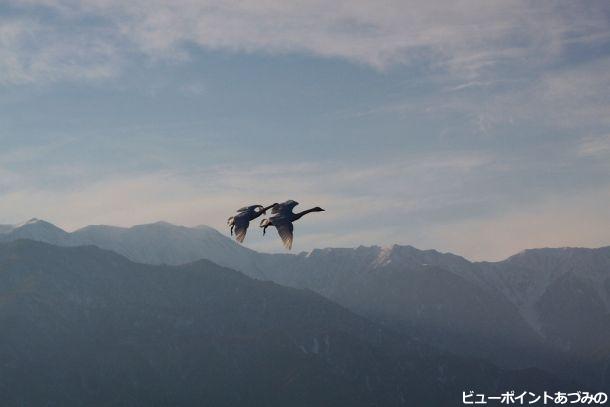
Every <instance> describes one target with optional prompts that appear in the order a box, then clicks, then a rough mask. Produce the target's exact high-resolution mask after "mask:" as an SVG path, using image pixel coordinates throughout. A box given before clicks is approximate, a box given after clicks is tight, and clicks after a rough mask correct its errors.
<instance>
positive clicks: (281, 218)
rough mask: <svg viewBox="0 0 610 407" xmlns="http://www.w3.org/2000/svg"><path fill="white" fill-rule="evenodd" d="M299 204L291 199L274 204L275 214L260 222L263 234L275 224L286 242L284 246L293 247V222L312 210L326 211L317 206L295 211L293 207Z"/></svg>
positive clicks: (273, 210)
mask: <svg viewBox="0 0 610 407" xmlns="http://www.w3.org/2000/svg"><path fill="white" fill-rule="evenodd" d="M298 204H299V203H298V202H296V201H293V200H289V201H286V202H284V203H281V204H276V205H272V209H271V213H272V214H274V216H272V217H270V218H268V219H263V220H262V221H261V223H260V227H261V228H263V236H264V235H265V232H266V231H267V228H268V227H269V226H275V228H276V229H277V233H278V234H279V235H280V238H281V239H282V242H283V243H284V247H285V248H286V249H288V250H290V249H292V239H293V234H292V231H293V230H294V227H293V225H292V222H295V221H297V220H299V219H301V218H302V217H303V216H304V215H307V214H308V213H310V212H323V211H324V209H322V208H320V207H319V206H316V207H315V208H311V209H307V210H304V211H302V212H297V213H294V212H293V209H294V207H295V206H297V205H298Z"/></svg>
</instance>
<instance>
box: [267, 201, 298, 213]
mask: <svg viewBox="0 0 610 407" xmlns="http://www.w3.org/2000/svg"><path fill="white" fill-rule="evenodd" d="M298 204H299V203H298V202H296V201H293V200H290V201H286V202H282V203H281V204H278V205H275V206H274V207H273V208H271V213H290V212H292V210H293V209H294V207H295V206H297V205H298Z"/></svg>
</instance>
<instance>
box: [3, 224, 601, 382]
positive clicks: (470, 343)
mask: <svg viewBox="0 0 610 407" xmlns="http://www.w3.org/2000/svg"><path fill="white" fill-rule="evenodd" d="M2 230H5V231H6V232H5V233H4V234H2V235H0V240H5V241H10V240H14V239H17V238H22V237H27V238H31V239H35V240H41V241H45V242H49V243H53V244H58V245H68V246H75V245H82V244H94V245H96V246H98V247H101V248H105V249H110V250H113V251H115V252H117V253H120V254H123V255H125V256H127V257H129V258H130V259H132V260H134V261H138V262H144V263H150V264H182V263H186V262H190V261H194V260H198V259H202V258H205V259H209V260H211V261H213V262H215V263H218V264H220V265H222V266H226V267H230V268H233V269H236V270H239V271H242V272H243V273H245V274H247V275H249V276H251V277H254V278H258V279H263V280H271V281H274V282H277V283H279V284H282V285H285V286H289V287H296V288H306V289H311V290H313V291H315V292H318V293H320V294H322V295H323V296H325V297H327V298H329V299H331V300H333V301H335V302H337V303H339V304H341V305H343V306H345V307H347V308H349V309H350V310H352V311H355V312H356V313H358V314H360V315H363V316H366V317H368V318H369V319H372V320H375V321H377V322H379V323H382V324H384V325H385V326H386V327H388V328H392V329H395V330H397V331H400V332H408V333H409V334H410V335H412V336H413V337H416V338H419V339H420V340H422V341H426V342H428V343H431V344H434V345H437V346H439V347H442V348H444V349H447V350H450V351H452V352H456V353H459V354H462V355H466V356H469V357H470V356H472V357H481V358H485V359H489V360H492V361H494V362H496V363H500V364H502V365H504V366H509V367H528V366H542V367H545V368H552V369H554V371H555V372H558V373H561V374H564V375H566V377H573V378H578V379H583V378H584V379H586V380H587V381H588V382H590V383H593V384H595V385H597V386H608V387H610V345H608V344H610V248H609V247H607V248H600V249H580V248H567V249H539V250H528V251H525V252H523V253H520V254H518V255H515V256H513V257H511V258H509V259H507V260H504V261H501V262H494V263H489V262H470V261H468V260H466V259H464V258H462V257H460V256H456V255H453V254H448V253H439V252H437V251H434V250H426V251H423V250H418V249H416V248H413V247H410V246H397V245H395V246H392V247H387V248H381V247H376V246H373V247H358V248H354V249H317V250H313V251H312V252H311V253H301V254H298V255H288V254H264V253H258V252H255V251H253V250H250V249H247V248H245V247H243V246H240V245H238V244H236V243H235V242H233V241H232V240H231V239H229V238H228V237H227V236H224V235H222V234H221V233H219V232H217V231H216V230H214V229H212V228H209V227H204V226H201V227H197V228H187V227H181V226H175V225H171V224H168V223H164V222H159V223H155V224H150V225H141V226H135V227H132V228H129V229H126V228H117V227H108V226H89V227H86V228H84V229H81V230H78V231H76V232H73V233H66V232H64V231H62V230H61V229H59V228H56V227H54V226H53V225H50V224H48V223H46V222H43V221H38V220H33V221H30V222H27V223H26V224H24V225H21V226H17V227H9V226H5V227H3V228H0V231H2Z"/></svg>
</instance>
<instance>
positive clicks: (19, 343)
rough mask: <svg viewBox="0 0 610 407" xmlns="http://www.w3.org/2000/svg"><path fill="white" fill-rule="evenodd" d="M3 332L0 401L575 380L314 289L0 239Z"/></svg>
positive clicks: (322, 395)
mask: <svg viewBox="0 0 610 407" xmlns="http://www.w3.org/2000/svg"><path fill="white" fill-rule="evenodd" d="M0 326H1V327H2V330H1V331H0V397H1V399H2V405H3V406H23V405H28V406H42V405H46V406H50V405H58V406H82V405H100V406H102V405H103V406H107V405H113V406H168V405H172V406H195V405H213V406H235V405H240V406H285V405H290V406H312V405H315V406H408V405H428V406H447V405H457V404H459V403H460V402H461V397H462V391H464V390H468V389H470V388H472V386H473V384H475V385H476V387H477V391H479V392H485V393H487V394H500V393H501V392H502V391H506V390H507V389H509V388H510V389H513V388H519V389H528V390H536V391H542V390H549V391H552V390H567V389H568V388H570V387H569V386H571V385H570V384H566V383H565V382H562V381H560V380H557V379H556V378H553V377H552V376H550V375H548V374H545V373H544V372H542V371H539V370H535V369H528V370H520V371H509V370H506V369H499V368H496V367H494V366H493V365H491V364H489V363H486V362H483V361H479V360H470V359H468V358H464V357H460V356H454V355H451V354H449V353H446V352H442V351H438V350H435V349H434V348H433V347H430V346H428V345H426V344H423V343H421V342H418V341H414V340H412V339H410V338H408V337H406V336H404V335H399V334H397V333H395V332H393V331H392V330H388V329H386V328H384V327H383V326H380V325H378V324H376V323H374V322H372V321H370V320H368V319H366V318H363V317H361V316H358V315H356V314H354V313H353V312H351V311H349V310H347V309H345V308H343V307H341V306H339V305H337V304H335V303H333V302H332V301H329V300H327V299H325V298H324V297H322V296H320V295H318V294H315V293H314V292H312V291H310V290H298V289H294V288H288V287H283V286H280V285H278V284H275V283H272V282H265V281H260V280H255V279H252V278H249V277H247V276H245V275H243V274H242V273H240V272H237V271H233V270H230V269H226V268H223V267H220V266H218V265H216V264H214V263H212V262H209V261H207V260H199V261H197V262H193V263H189V264H186V265H182V266H153V265H145V264H140V263H134V262H132V261H130V260H128V259H127V258H125V257H123V256H120V255H118V254H116V253H114V252H111V251H106V250H102V249H99V248H97V247H94V246H82V247H72V248H65V247H64V248H62V247H58V246H53V245H49V244H46V243H41V242H34V241H31V240H18V241H14V242H8V243H2V244H0ZM572 389H574V388H572Z"/></svg>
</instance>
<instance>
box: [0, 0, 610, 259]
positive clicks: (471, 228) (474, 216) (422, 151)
mask: <svg viewBox="0 0 610 407" xmlns="http://www.w3.org/2000/svg"><path fill="white" fill-rule="evenodd" d="M0 143H1V144H0V145H1V146H2V148H1V149H0V223H2V224H6V223H18V222H21V221H23V220H26V219H29V218H32V217H38V218H43V219H46V220H48V221H50V222H53V223H55V224H57V225H58V226H60V227H62V228H64V229H67V230H73V229H76V228H79V227H82V226H85V225H88V224H114V225H121V226H130V225H134V224H141V223H149V222H155V221H158V220H165V221H168V222H172V223H177V224H183V225H187V226H194V225H199V224H207V225H210V226H213V227H216V228H217V229H219V230H221V231H226V228H225V222H226V218H227V217H228V216H229V215H231V214H232V212H233V211H234V210H235V209H236V208H239V207H241V206H243V205H245V204H251V203H259V202H260V203H262V204H268V203H272V202H276V201H284V200H287V199H294V200H296V201H299V202H300V203H301V205H300V206H299V208H302V209H306V208H309V207H312V206H321V207H323V208H325V209H326V210H327V211H326V212H324V213H319V214H318V213H316V214H312V215H308V216H307V217H305V218H303V219H302V220H300V221H299V223H298V224H296V225H295V246H294V250H295V251H300V250H309V249H311V248H314V247H338V246H341V247H346V246H358V245H372V244H378V245H389V244H393V243H399V244H409V245H413V246H416V247H419V248H422V249H427V248H434V249H438V250H441V251H451V252H454V253H457V254H460V255H463V256H466V257H468V258H470V259H475V260H481V259H482V260H495V259H501V258H503V257H507V256H509V255H511V254H514V253H515V252H518V251H520V250H522V249H525V248H532V247H556V246H587V247H598V246H605V245H610V209H609V205H608V203H609V202H610V3H609V2H607V1H590V2H572V1H559V2H557V1H544V0H541V1H510V2H509V1H494V2H489V1H485V0H478V1H439V2H430V1H386V0H381V1H370V0H369V1H360V0H352V1H336V2H326V1H297V2H286V1H282V0H264V1H261V0H251V1H240V2H228V1H224V2H223V1H207V0H201V1H195V0H191V1H188V0H173V1H170V0H132V1H128V2H125V1H120V0H5V1H3V2H2V3H0ZM252 226H254V225H252ZM268 237H269V236H266V238H265V239H263V238H262V236H260V233H259V230H258V228H254V227H252V228H251V230H250V233H249V235H248V239H247V240H246V245H247V246H248V247H251V248H254V249H258V250H264V251H281V245H280V244H279V242H278V240H277V239H273V238H271V239H270V238H268Z"/></svg>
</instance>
